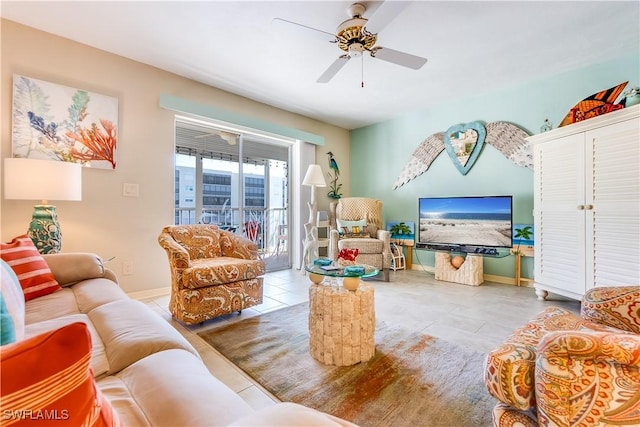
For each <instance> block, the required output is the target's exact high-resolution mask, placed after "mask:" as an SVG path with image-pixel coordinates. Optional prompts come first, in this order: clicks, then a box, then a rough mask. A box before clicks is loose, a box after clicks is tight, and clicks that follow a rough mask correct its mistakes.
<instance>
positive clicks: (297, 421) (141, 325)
mask: <svg viewBox="0 0 640 427" xmlns="http://www.w3.org/2000/svg"><path fill="white" fill-rule="evenodd" d="M44 259H45V260H46V262H47V264H48V265H49V267H50V268H51V271H52V273H53V274H54V276H55V278H56V280H57V281H58V282H59V283H60V285H61V286H62V289H61V290H58V291H56V292H54V293H52V294H49V295H46V296H42V297H39V298H36V299H33V300H30V301H27V302H26V308H25V322H24V323H25V337H24V339H27V338H29V337H32V336H34V335H37V334H40V333H42V332H45V331H50V330H53V329H57V328H60V327H62V326H64V325H68V324H71V323H75V322H78V321H79V322H83V323H86V324H87V325H88V329H89V332H90V335H91V342H92V353H91V362H90V363H91V367H92V369H93V374H94V377H95V381H96V384H97V386H98V388H99V389H100V390H101V392H102V393H103V395H104V396H105V397H106V398H107V399H108V400H109V402H110V403H111V406H112V407H113V409H114V411H115V413H116V414H117V416H118V418H119V420H120V422H121V424H122V425H126V426H152V425H153V426H155V425H164V426H214V425H215V426H222V425H274V426H275V425H336V426H338V425H342V426H352V425H353V424H351V423H349V422H347V421H344V420H340V419H338V418H335V417H332V416H330V415H327V414H324V413H321V412H318V411H315V410H313V409H310V408H306V407H304V406H300V405H296V404H292V403H279V404H276V405H275V406H273V407H268V408H266V409H263V410H260V411H254V410H252V409H251V407H250V406H249V405H248V404H247V403H246V402H245V401H244V400H243V399H242V398H240V397H239V396H238V395H237V394H236V393H235V392H234V391H233V390H231V389H230V388H228V387H227V386H226V385H224V384H223V383H222V382H221V381H219V380H218V379H216V378H215V377H214V376H213V375H212V374H211V373H210V372H209V370H208V369H207V367H206V366H205V365H204V363H203V362H202V360H201V359H200V356H199V355H198V352H197V351H196V350H195V349H194V348H193V346H192V345H191V344H190V343H189V342H188V341H187V340H186V339H185V338H184V337H183V336H182V335H181V334H180V333H178V331H177V330H176V329H174V328H173V327H172V326H171V325H170V324H169V323H168V322H167V321H165V320H164V319H162V318H161V317H160V316H159V315H157V314H156V313H154V312H153V310H151V309H150V308H149V307H147V306H146V305H145V304H144V303H142V302H140V301H136V300H132V299H130V298H129V297H128V296H127V295H126V294H125V293H124V292H123V290H122V289H121V288H120V287H119V286H118V284H117V279H116V277H115V275H114V274H113V273H112V272H111V271H110V270H108V269H106V268H104V265H103V263H102V260H101V259H100V258H99V257H98V256H96V255H94V254H87V253H74V254H71V253H69V254H55V255H44ZM7 280H11V279H10V277H8V275H6V274H3V276H2V287H3V289H6V288H5V286H7V283H6V281H7ZM10 345H13V344H7V346H10ZM1 350H2V348H0V351H1ZM44 359H46V355H43V360H44ZM2 374H3V375H11V372H3V373H2Z"/></svg>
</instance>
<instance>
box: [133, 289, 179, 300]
mask: <svg viewBox="0 0 640 427" xmlns="http://www.w3.org/2000/svg"><path fill="white" fill-rule="evenodd" d="M170 293H171V288H169V287H166V288H154V289H147V290H146V291H136V292H129V293H127V295H128V296H129V298H131V299H149V298H157V297H163V296H166V295H169V294H170Z"/></svg>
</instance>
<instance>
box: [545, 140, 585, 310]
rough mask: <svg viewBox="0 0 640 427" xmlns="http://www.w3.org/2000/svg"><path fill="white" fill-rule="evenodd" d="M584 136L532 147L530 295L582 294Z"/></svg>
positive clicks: (576, 296)
mask: <svg viewBox="0 0 640 427" xmlns="http://www.w3.org/2000/svg"><path fill="white" fill-rule="evenodd" d="M584 148H585V145H584V134H582V133H579V134H575V135H569V136H565V137H563V138H559V139H555V140H553V141H549V142H545V143H542V144H537V145H535V146H534V165H535V167H534V230H535V246H534V279H535V285H534V286H535V287H536V293H537V294H538V296H539V297H540V298H544V297H546V291H551V292H554V293H557V294H560V295H564V296H568V297H572V298H580V296H581V295H583V294H584V292H585V289H586V287H585V254H586V249H585V243H586V241H585V211H584V194H585V180H584V174H585V169H584V165H585V151H584Z"/></svg>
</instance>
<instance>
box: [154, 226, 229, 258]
mask: <svg viewBox="0 0 640 427" xmlns="http://www.w3.org/2000/svg"><path fill="white" fill-rule="evenodd" d="M164 231H168V232H169V233H170V234H171V237H173V240H175V241H176V242H178V243H179V244H180V246H182V247H183V248H185V249H186V251H187V252H188V253H189V258H191V260H194V259H199V258H216V257H219V256H222V248H221V247H220V233H221V230H219V229H218V227H217V226H215V225H208V226H201V227H198V228H197V229H194V227H191V226H189V225H184V226H174V227H170V229H169V230H167V228H165V229H164Z"/></svg>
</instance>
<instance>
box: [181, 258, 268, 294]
mask: <svg viewBox="0 0 640 427" xmlns="http://www.w3.org/2000/svg"><path fill="white" fill-rule="evenodd" d="M264 272H265V266H264V261H261V260H257V259H253V260H251V259H240V258H233V257H224V256H222V257H218V258H208V259H194V260H191V267H188V268H185V269H184V270H183V272H182V285H183V286H184V287H185V288H189V289H198V288H204V287H208V286H215V285H224V284H226V283H234V282H240V281H242V280H249V279H255V278H256V277H258V276H261V275H263V274H264Z"/></svg>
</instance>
